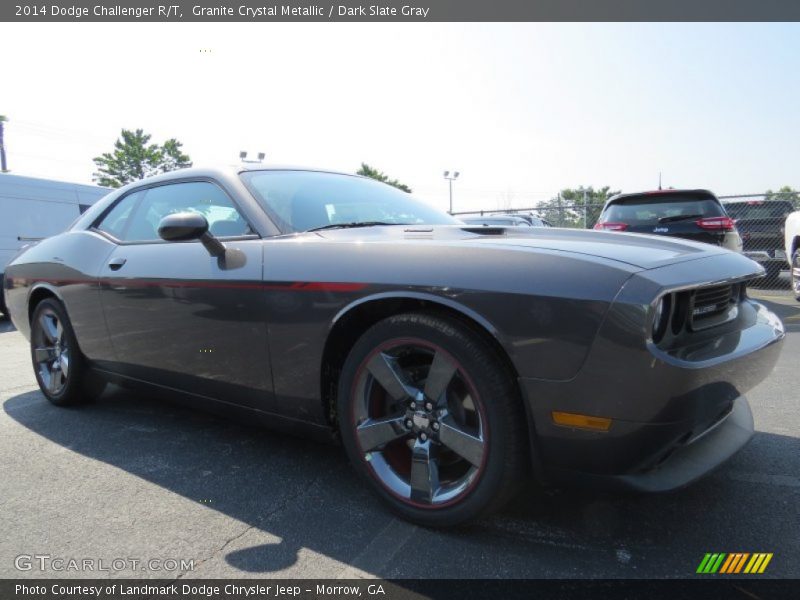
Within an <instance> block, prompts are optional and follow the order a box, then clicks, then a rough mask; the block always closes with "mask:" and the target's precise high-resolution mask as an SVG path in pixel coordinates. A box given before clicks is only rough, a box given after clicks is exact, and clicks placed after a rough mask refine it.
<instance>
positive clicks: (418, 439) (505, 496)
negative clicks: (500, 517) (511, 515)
mask: <svg viewBox="0 0 800 600" xmlns="http://www.w3.org/2000/svg"><path fill="white" fill-rule="evenodd" d="M337 402H338V407H337V408H338V414H339V427H340V429H341V436H342V441H343V443H344V446H345V448H346V449H347V453H348V455H349V457H350V460H351V461H352V463H353V464H354V465H355V467H356V469H357V470H358V471H359V472H360V473H361V474H362V475H364V476H365V477H366V479H367V480H368V481H369V482H370V483H371V485H372V486H373V488H374V489H375V490H376V491H377V493H378V495H379V496H380V497H381V498H382V499H383V500H384V501H385V502H387V503H388V505H389V507H390V508H391V509H392V510H393V511H395V512H396V513H398V514H399V515H401V516H402V517H404V518H406V519H409V520H411V521H414V522H416V523H419V524H421V525H426V526H442V527H444V526H452V525H457V524H459V523H463V522H465V521H467V520H470V519H474V518H476V517H478V516H481V515H485V514H488V513H490V512H492V511H494V510H496V509H498V508H500V507H501V506H502V505H503V504H505V503H506V502H507V501H508V500H509V499H510V498H511V497H512V496H513V494H514V492H515V491H516V489H517V488H518V486H519V484H520V483H522V481H523V479H524V477H525V476H526V467H527V464H528V463H527V454H526V451H527V450H526V449H527V437H526V428H525V422H526V420H525V415H524V411H523V409H522V404H521V402H520V398H519V393H518V391H517V388H516V383H515V381H514V378H513V376H512V374H511V373H510V372H509V371H508V369H507V368H506V367H505V366H504V364H503V362H502V361H501V360H500V358H499V357H498V356H497V355H496V353H495V352H494V351H493V350H492V349H490V348H489V347H488V345H487V344H486V342H485V341H484V340H483V339H482V338H481V337H480V336H479V335H477V334H476V333H475V332H473V331H472V330H471V329H470V328H469V327H467V326H466V325H464V324H461V323H460V322H458V321H456V320H451V319H450V318H443V317H440V316H436V315H432V314H427V313H409V314H403V315H398V316H394V317H390V318H388V319H385V320H383V321H381V322H379V323H378V324H376V325H375V326H373V327H372V328H371V329H369V330H368V331H367V332H366V333H365V334H364V335H363V336H362V337H361V338H360V339H359V340H358V342H357V343H356V344H355V346H354V347H353V349H352V351H351V352H350V355H349V356H348V357H347V360H346V361H345V364H344V368H343V371H342V377H341V379H340V382H339V392H338V400H337Z"/></svg>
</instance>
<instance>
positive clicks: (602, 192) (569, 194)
mask: <svg viewBox="0 0 800 600" xmlns="http://www.w3.org/2000/svg"><path fill="white" fill-rule="evenodd" d="M615 194H619V192H618V191H611V188H610V187H609V186H605V187H602V188H599V189H594V187H592V186H589V187H583V186H581V187H577V188H567V189H564V190H561V193H560V194H559V195H558V196H556V197H555V198H551V199H550V200H547V201H545V202H543V203H542V204H540V205H539V214H540V215H541V217H542V218H544V219H547V220H548V221H549V222H550V223H551V224H552V225H554V226H555V227H584V220H585V226H586V227H587V228H590V227H593V226H594V224H595V223H596V222H597V219H598V217H599V216H600V212H601V211H602V210H603V205H604V204H605V202H606V200H608V199H609V198H610V197H611V196H613V195H615ZM584 206H585V209H584Z"/></svg>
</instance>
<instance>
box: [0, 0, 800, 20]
mask: <svg viewBox="0 0 800 600" xmlns="http://www.w3.org/2000/svg"><path fill="white" fill-rule="evenodd" d="M798 20H800V2H799V1H797V0H383V1H373V2H369V1H364V2H359V1H353V0H338V1H330V0H274V1H273V0H217V1H216V2H214V1H208V0H189V1H184V0H160V2H159V1H158V0H156V1H152V0H120V1H118V2H114V1H113V0H109V1H104V2H97V1H91V0H88V1H87V0H48V1H29V2H25V1H22V0H6V1H4V2H2V3H0V21H11V22H14V21H17V22H21V21H28V22H36V21H41V22H45V21H50V22H52V21H105V22H112V21H129V22H130V21H134V22H135V21H187V22H189V21H193V22H202V21H206V22H225V21H229V22H236V21H238V22H248V21H249V22H269V21H295V22H303V21H308V22H311V21H317V22H321V21H362V22H370V21H373V22H379V21H383V22H391V21H417V22H425V21H430V22H437V21H473V22H475V21H478V22H480V21H495V22H497V21H798Z"/></svg>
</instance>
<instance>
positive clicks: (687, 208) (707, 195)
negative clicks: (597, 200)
mask: <svg viewBox="0 0 800 600" xmlns="http://www.w3.org/2000/svg"><path fill="white" fill-rule="evenodd" d="M594 228H595V229H602V230H605V231H627V232H629V233H650V234H655V235H667V236H671V237H678V238H684V239H687V240H693V241H697V242H706V243H709V244H714V245H716V246H722V247H723V248H727V249H728V250H733V251H735V252H741V251H742V239H741V237H740V236H739V232H738V231H737V230H736V225H735V223H734V221H733V219H731V218H730V216H729V215H728V214H727V213H726V212H725V209H724V208H723V206H722V204H721V203H720V201H719V200H718V199H717V197H716V196H715V195H714V194H713V193H711V192H709V191H708V190H658V191H654V192H639V193H633V194H617V195H616V196H613V197H612V198H609V199H608V200H607V201H606V204H605V206H604V207H603V211H602V212H601V213H600V218H599V220H598V221H597V224H596V225H595V226H594Z"/></svg>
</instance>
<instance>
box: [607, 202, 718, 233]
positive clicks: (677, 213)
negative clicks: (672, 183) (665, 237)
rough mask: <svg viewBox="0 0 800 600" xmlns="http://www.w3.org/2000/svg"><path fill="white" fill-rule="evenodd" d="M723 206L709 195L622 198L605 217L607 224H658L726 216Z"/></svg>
mask: <svg viewBox="0 0 800 600" xmlns="http://www.w3.org/2000/svg"><path fill="white" fill-rule="evenodd" d="M724 216H725V211H723V210H722V207H721V206H720V204H719V203H718V202H717V201H716V200H714V199H712V198H709V197H708V196H702V197H697V196H680V195H677V194H669V195H663V196H659V195H655V194H654V195H652V196H651V195H647V196H632V197H630V198H621V199H620V200H618V201H615V202H614V203H613V204H611V205H610V206H609V207H608V208H607V209H606V211H605V213H604V214H603V218H602V220H603V222H606V223H627V224H628V225H633V226H636V225H643V226H649V225H658V224H659V223H665V222H670V221H681V220H683V219H699V218H704V217H724Z"/></svg>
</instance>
